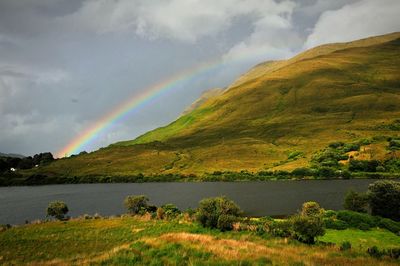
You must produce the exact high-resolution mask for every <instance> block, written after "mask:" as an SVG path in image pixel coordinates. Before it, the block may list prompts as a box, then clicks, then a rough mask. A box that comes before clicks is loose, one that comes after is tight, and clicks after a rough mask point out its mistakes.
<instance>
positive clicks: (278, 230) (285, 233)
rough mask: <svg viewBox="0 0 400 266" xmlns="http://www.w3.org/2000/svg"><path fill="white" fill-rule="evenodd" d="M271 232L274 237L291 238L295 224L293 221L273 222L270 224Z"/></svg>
mask: <svg viewBox="0 0 400 266" xmlns="http://www.w3.org/2000/svg"><path fill="white" fill-rule="evenodd" d="M268 226H269V232H270V233H271V234H272V235H273V236H278V237H289V236H291V235H292V234H293V224H292V221H291V220H283V221H272V222H269V223H268Z"/></svg>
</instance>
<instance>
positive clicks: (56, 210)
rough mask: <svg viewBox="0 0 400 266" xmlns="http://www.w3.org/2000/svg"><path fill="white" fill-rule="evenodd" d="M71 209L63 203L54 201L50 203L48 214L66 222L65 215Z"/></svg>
mask: <svg viewBox="0 0 400 266" xmlns="http://www.w3.org/2000/svg"><path fill="white" fill-rule="evenodd" d="M68 211H69V209H68V206H67V204H65V202H63V201H53V202H50V203H49V206H48V207H47V210H46V213H47V215H48V216H52V217H54V218H56V219H57V220H64V219H65V215H66V214H67V213H68Z"/></svg>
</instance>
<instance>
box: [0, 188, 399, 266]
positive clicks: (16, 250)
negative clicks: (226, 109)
mask: <svg viewBox="0 0 400 266" xmlns="http://www.w3.org/2000/svg"><path fill="white" fill-rule="evenodd" d="M388 188H391V189H392V190H393V191H392V192H389V194H390V193H394V194H391V195H390V196H395V197H398V196H399V195H400V185H399V183H398V182H393V181H378V182H377V183H375V184H373V185H371V186H370V189H369V191H368V192H367V195H368V205H370V204H371V203H372V202H373V201H374V197H375V196H374V195H373V191H375V190H376V189H377V190H379V191H381V192H382V193H383V192H385V191H387V190H388ZM389 191H390V189H389ZM396 193H397V194H396ZM379 195H380V196H381V195H382V194H381V193H380V194H379ZM396 195H397V196H396ZM347 197H350V196H349V195H348V196H347ZM383 198H385V197H383ZM387 199H388V198H386V200H384V201H382V202H381V204H383V205H385V204H388V201H387ZM390 199H392V198H390ZM124 204H125V207H126V208H127V211H128V214H126V215H122V216H118V217H116V216H114V217H101V216H100V215H95V216H90V215H83V216H81V217H77V218H68V217H67V216H65V214H67V212H68V209H67V206H66V205H65V203H61V202H58V203H54V202H52V203H50V204H49V208H48V209H47V213H48V214H49V215H52V216H53V217H55V218H56V219H59V221H37V222H34V223H32V224H28V225H23V226H14V227H3V228H2V230H1V231H0V246H1V247H2V252H1V255H0V264H2V265H15V264H18V265H21V264H30V265H57V264H62V265H65V264H67V265H70V264H72V265H121V264H123V265H188V264H190V265H316V264H317V265H320V264H323V265H348V264H351V265H398V264H399V263H400V261H399V259H400V222H399V221H394V220H392V219H390V218H384V217H387V216H390V215H391V214H390V212H387V211H386V212H382V213H381V215H382V216H372V215H370V214H367V213H358V212H354V211H350V210H342V211H331V210H324V209H322V208H321V207H320V206H319V205H318V203H316V202H306V203H304V204H303V206H302V207H301V209H300V211H299V212H298V213H297V214H294V215H293V216H290V217H287V218H286V219H273V218H271V217H262V218H251V217H245V216H243V215H242V211H241V210H240V207H239V206H237V205H236V204H235V203H234V202H232V201H231V200H229V199H227V198H225V197H217V198H208V199H203V200H202V201H200V202H199V206H198V208H197V209H196V210H192V209H189V210H184V211H181V210H179V209H178V208H177V207H176V206H174V205H172V204H166V205H163V206H160V207H156V206H152V205H151V204H150V201H149V199H148V198H147V197H146V196H144V195H137V196H128V197H127V198H126V199H125V201H124ZM361 204H363V203H361ZM396 204H397V207H395V208H397V212H398V211H399V210H400V208H399V206H398V205H399V204H400V203H399V202H397V203H396ZM370 209H371V206H368V210H370ZM49 210H50V211H49ZM382 210H384V209H382Z"/></svg>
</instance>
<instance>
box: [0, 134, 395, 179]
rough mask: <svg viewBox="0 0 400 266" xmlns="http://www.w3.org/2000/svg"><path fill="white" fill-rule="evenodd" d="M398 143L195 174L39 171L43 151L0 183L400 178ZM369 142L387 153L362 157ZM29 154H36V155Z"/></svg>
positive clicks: (361, 143) (384, 141)
mask: <svg viewBox="0 0 400 266" xmlns="http://www.w3.org/2000/svg"><path fill="white" fill-rule="evenodd" d="M399 143H400V138H397V137H382V136H381V137H375V138H371V139H360V140H357V141H353V142H348V143H345V142H332V143H330V144H329V145H328V146H327V147H326V148H324V149H322V150H320V151H317V152H315V153H314V154H313V156H312V157H311V159H310V161H309V166H308V167H299V168H295V169H293V170H292V171H285V170H274V171H272V170H264V171H259V172H249V171H247V170H242V171H240V172H232V171H214V172H212V173H203V174H199V175H196V174H179V173H166V174H149V175H145V174H142V173H139V174H136V175H127V176H118V175H107V176H99V175H83V176H69V175H67V174H61V175H55V174H53V173H47V174H44V173H41V169H42V167H47V165H48V164H49V163H50V162H51V161H52V160H53V159H52V155H51V153H44V154H43V155H46V156H45V157H44V158H51V160H50V159H49V160H42V161H40V162H39V165H37V167H34V168H31V169H29V168H28V169H23V168H16V169H17V170H16V171H14V172H13V171H10V170H8V168H6V167H4V169H7V170H4V169H3V173H2V174H1V173H0V186H14V185H44V184H78V183H129V182H179V181H182V182H188V181H267V180H285V179H291V180H293V179H294V180H296V179H298V180H301V179H352V178H372V179H396V178H400V158H398V157H397V155H398V153H399V152H400V144H399ZM371 145H375V147H377V146H376V145H380V146H379V147H381V146H383V147H384V149H385V150H386V151H387V152H388V154H389V155H388V157H387V158H386V157H385V159H381V160H377V159H368V157H365V153H366V151H367V152H370V147H371ZM375 152H376V151H375ZM41 155H42V154H41ZM302 156H303V154H302V153H301V152H299V151H295V152H291V153H289V154H288V158H287V161H294V160H298V159H299V158H301V157H302ZM33 158H36V156H34V157H33ZM38 158H39V157H38ZM360 158H361V159H360ZM366 158H367V159H366ZM2 160H3V161H4V162H7V161H9V162H13V163H16V162H17V160H18V162H19V163H18V164H17V165H19V164H21V163H22V162H26V161H32V157H27V158H25V161H22V160H23V159H17V158H12V159H11V158H0V162H1V161H2ZM33 161H35V160H33ZM31 164H32V163H31ZM23 165H25V163H23ZM9 166H10V165H9ZM16 167H17V166H16ZM0 172H1V171H0Z"/></svg>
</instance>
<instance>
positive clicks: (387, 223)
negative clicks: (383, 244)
mask: <svg viewBox="0 0 400 266" xmlns="http://www.w3.org/2000/svg"><path fill="white" fill-rule="evenodd" d="M378 226H379V227H382V228H385V229H387V230H389V231H391V232H393V233H395V234H397V235H400V222H395V221H393V220H391V219H387V218H382V219H380V221H379V223H378Z"/></svg>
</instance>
